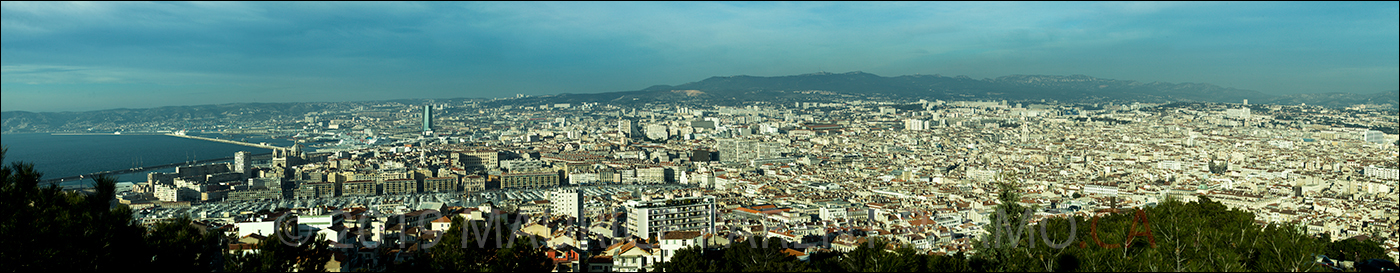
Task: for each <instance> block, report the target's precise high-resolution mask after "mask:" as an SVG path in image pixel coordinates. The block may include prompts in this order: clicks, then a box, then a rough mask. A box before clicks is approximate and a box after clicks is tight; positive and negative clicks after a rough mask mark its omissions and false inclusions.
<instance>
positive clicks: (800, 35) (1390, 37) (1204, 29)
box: [0, 2, 1400, 111]
mask: <svg viewBox="0 0 1400 273" xmlns="http://www.w3.org/2000/svg"><path fill="white" fill-rule="evenodd" d="M1396 11H1397V5H1396V3H1394V2H1377V3H1355V2H1352V3H1136V2H1134V3H1121V2H1101V3H873V4H870V3H859V4H856V3H746V2H739V3H335V4H325V3H156V4H150V3H32V2H5V3H4V4H3V6H2V9H0V12H3V15H4V19H3V30H4V31H3V34H0V35H3V38H4V41H5V42H4V43H3V46H0V55H3V61H0V62H3V63H2V64H3V80H2V81H0V84H2V85H3V87H4V89H5V90H6V91H7V92H5V93H4V100H3V101H4V105H3V107H4V109H5V110H6V111H84V110H98V109H111V108H147V107H158V106H170V105H199V104H215V103H229V102H305V101H356V100H382V99H405V98H459V97H507V96H513V95H514V94H527V95H542V94H558V93H598V92H613V91H630V90H639V89H642V88H645V87H647V86H651V85H657V84H673V85H674V84H681V83H686V82H693V81H698V80H701V79H703V78H706V77H710V76H729V75H754V76H779V75H795V74H804V73H811V72H817V71H831V72H846V71H866V72H870V73H875V74H879V75H883V76H898V75H912V74H943V75H949V76H953V75H967V76H971V77H973V78H992V77H999V76H1006V75H1014V74H1045V75H1072V74H1084V75H1090V76H1094V77H1102V78H1111V79H1121V80H1136V81H1142V82H1153V81H1163V82H1174V83H1181V82H1198V83H1210V84H1216V85H1220V86H1223V87H1232V88H1239V89H1247V90H1256V91H1260V92H1264V93H1267V94H1293V93H1324V92H1354V93H1374V92H1381V91H1387V90H1393V89H1395V86H1396V85H1398V84H1400V81H1398V80H1397V76H1396V75H1397V74H1400V70H1397V67H1400V65H1397V61H1396V60H1397V59H1400V57H1397V48H1400V43H1398V42H1397V34H1396V33H1397V32H1400V28H1397V23H1396V22H1397V21H1398V20H1397V15H1396V14H1397V12H1396Z"/></svg>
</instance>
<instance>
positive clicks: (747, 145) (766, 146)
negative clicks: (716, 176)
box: [716, 139, 781, 163]
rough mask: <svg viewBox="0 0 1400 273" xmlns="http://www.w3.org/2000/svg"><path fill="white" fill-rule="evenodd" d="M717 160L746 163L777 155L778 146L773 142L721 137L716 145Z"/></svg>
mask: <svg viewBox="0 0 1400 273" xmlns="http://www.w3.org/2000/svg"><path fill="white" fill-rule="evenodd" d="M716 146H718V147H716V148H718V149H719V161H720V162H724V163H748V162H749V160H753V159H765V158H774V157H779V156H780V155H781V152H780V151H779V150H778V149H779V148H780V146H778V145H777V144H775V143H768V142H762V141H758V140H751V139H721V140H719V143H718V144H717V145H716Z"/></svg>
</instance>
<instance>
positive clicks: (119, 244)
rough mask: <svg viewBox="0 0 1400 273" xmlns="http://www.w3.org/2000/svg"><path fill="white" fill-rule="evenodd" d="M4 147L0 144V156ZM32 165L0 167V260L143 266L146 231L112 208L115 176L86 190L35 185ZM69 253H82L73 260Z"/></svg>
mask: <svg viewBox="0 0 1400 273" xmlns="http://www.w3.org/2000/svg"><path fill="white" fill-rule="evenodd" d="M6 152H8V148H0V160H3V159H4V157H5V156H4V154H5V153H6ZM42 176H43V173H40V172H38V171H36V170H35V169H34V165H33V164H29V163H23V162H14V163H13V164H11V165H10V166H0V181H3V182H0V183H3V184H0V245H3V246H4V247H3V249H5V250H3V253H0V264H5V265H7V266H6V267H7V268H8V269H10V270H17V271H98V270H106V269H112V270H119V269H125V268H131V267H132V266H136V267H143V266H146V265H147V264H148V263H149V261H150V258H149V256H144V254H145V253H146V248H145V244H144V242H143V240H142V239H143V238H144V236H142V235H143V234H144V233H145V229H144V228H142V227H141V226H140V225H138V224H136V223H134V222H133V221H132V218H131V210H130V209H129V208H127V207H126V206H117V207H115V208H113V206H112V203H113V202H112V200H114V198H115V189H116V179H115V178H112V177H108V176H99V177H96V178H95V179H94V180H95V182H94V183H95V184H94V189H93V191H92V193H91V194H86V193H81V192H76V191H65V190H63V189H61V188H59V187H58V186H57V185H54V184H49V185H45V186H43V187H40V186H39V181H40V179H41V177H42ZM74 257H82V258H79V259H74Z"/></svg>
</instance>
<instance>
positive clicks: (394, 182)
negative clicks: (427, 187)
mask: <svg viewBox="0 0 1400 273" xmlns="http://www.w3.org/2000/svg"><path fill="white" fill-rule="evenodd" d="M408 193H418V180H413V179H390V180H384V194H408Z"/></svg>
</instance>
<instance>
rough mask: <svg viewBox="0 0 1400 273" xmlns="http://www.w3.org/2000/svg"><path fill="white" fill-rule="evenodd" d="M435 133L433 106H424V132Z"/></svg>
mask: <svg viewBox="0 0 1400 273" xmlns="http://www.w3.org/2000/svg"><path fill="white" fill-rule="evenodd" d="M432 131H433V106H432V105H424V106H423V132H432Z"/></svg>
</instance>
